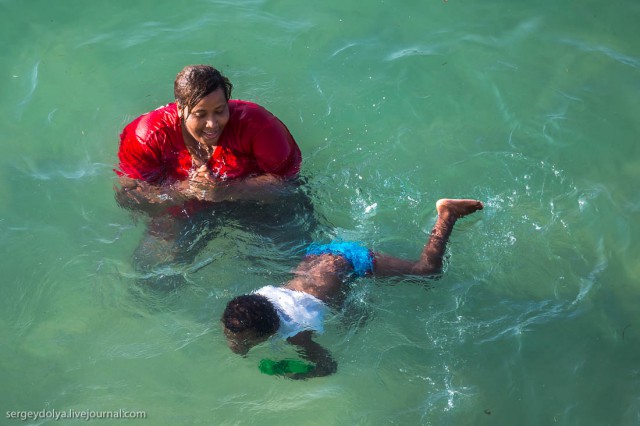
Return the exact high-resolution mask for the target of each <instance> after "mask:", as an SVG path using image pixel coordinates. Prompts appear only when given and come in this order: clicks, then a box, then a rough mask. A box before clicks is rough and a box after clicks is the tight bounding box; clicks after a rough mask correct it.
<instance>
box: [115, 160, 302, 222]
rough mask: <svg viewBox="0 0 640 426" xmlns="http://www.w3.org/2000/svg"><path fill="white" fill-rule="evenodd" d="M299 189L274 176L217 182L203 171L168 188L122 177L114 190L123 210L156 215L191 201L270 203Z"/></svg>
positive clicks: (169, 185) (167, 186) (267, 175)
mask: <svg viewBox="0 0 640 426" xmlns="http://www.w3.org/2000/svg"><path fill="white" fill-rule="evenodd" d="M295 188H296V187H295V185H294V184H292V183H290V182H288V181H286V180H284V179H282V178H280V177H278V176H275V175H270V174H266V175H260V176H253V177H248V178H245V179H237V180H230V181H216V180H214V179H213V178H211V177H210V176H209V175H208V173H206V172H204V171H202V170H199V171H198V172H196V173H194V175H193V176H192V177H191V178H190V179H189V180H185V181H177V182H174V183H173V184H164V185H152V184H149V183H147V182H145V181H143V180H140V179H132V178H129V177H126V176H120V178H119V185H117V186H114V191H115V198H116V201H117V202H118V204H119V205H120V206H121V207H124V208H126V209H129V210H139V211H143V212H146V213H148V214H150V215H152V216H153V215H158V214H161V213H163V212H164V211H166V209H167V208H169V207H172V206H179V205H182V204H183V203H185V202H186V201H189V200H198V201H205V202H211V203H217V202H222V201H256V202H264V203H270V202H274V201H276V200H279V199H281V198H282V197H286V196H287V195H291V194H293V193H294V192H295Z"/></svg>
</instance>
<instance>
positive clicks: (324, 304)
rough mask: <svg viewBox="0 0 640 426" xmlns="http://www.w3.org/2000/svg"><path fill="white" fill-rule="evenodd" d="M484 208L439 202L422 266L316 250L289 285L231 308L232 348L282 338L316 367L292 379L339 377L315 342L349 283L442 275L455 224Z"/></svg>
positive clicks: (349, 248)
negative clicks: (330, 309) (351, 280)
mask: <svg viewBox="0 0 640 426" xmlns="http://www.w3.org/2000/svg"><path fill="white" fill-rule="evenodd" d="M483 207H484V206H483V204H482V202H480V201H477V200H470V199H441V200H438V202H437V203H436V211H437V213H438V217H437V219H436V223H435V225H434V226H433V229H432V230H431V234H430V236H429V241H428V242H427V244H426V245H425V247H424V249H423V250H422V253H421V255H420V258H419V259H418V260H417V261H410V260H405V259H399V258H396V257H393V256H388V255H385V254H381V253H377V252H372V251H371V250H368V249H367V248H365V247H364V246H362V245H360V244H358V243H353V242H333V243H330V244H325V245H311V246H310V247H309V249H308V250H307V255H306V257H305V258H304V259H303V260H302V262H300V264H299V265H298V267H297V268H296V270H295V271H294V277H293V278H292V279H291V280H289V281H288V282H287V283H286V284H284V285H282V286H279V287H275V286H271V285H267V286H264V287H262V288H260V289H258V290H256V291H254V292H252V293H251V294H247V295H242V296H238V297H236V298H234V299H233V300H231V301H230V302H229V303H228V304H227V307H226V309H225V311H224V313H223V314H222V318H221V321H222V325H223V327H224V334H225V336H226V338H227V344H228V346H229V348H230V349H231V350H232V351H233V352H235V353H237V354H240V355H246V354H247V353H248V352H249V350H250V349H251V348H252V347H253V346H256V345H258V344H260V343H262V342H265V341H266V340H268V339H269V338H270V337H272V336H276V337H277V338H281V339H285V340H286V341H287V342H288V343H290V344H292V345H295V346H296V347H297V349H298V352H299V353H300V354H301V356H302V357H303V358H304V359H306V360H307V361H310V362H312V363H313V364H315V366H314V368H310V369H308V370H309V371H306V372H303V373H290V374H287V376H288V377H291V378H294V379H306V378H310V377H320V376H327V375H330V374H333V373H335V372H336V371H337V363H336V361H335V360H334V359H333V357H332V356H331V353H330V352H329V351H328V350H327V349H326V348H324V347H322V346H321V345H320V344H318V343H317V342H315V341H314V340H313V333H314V332H317V333H321V332H322V331H323V320H324V315H325V313H326V310H327V308H328V306H330V305H331V306H336V305H339V304H340V303H341V302H342V299H343V297H344V292H343V290H344V283H345V280H346V278H347V277H348V276H349V275H350V274H356V275H357V276H367V275H375V276H382V277H389V276H399V275H424V276H437V275H438V274H440V273H441V272H442V265H443V257H444V253H445V248H446V244H447V241H448V239H449V236H450V235H451V231H452V230H453V226H454V224H455V223H456V221H457V220H458V219H460V218H462V217H464V216H467V215H469V214H471V213H474V212H476V211H478V210H481V209H482V208H483Z"/></svg>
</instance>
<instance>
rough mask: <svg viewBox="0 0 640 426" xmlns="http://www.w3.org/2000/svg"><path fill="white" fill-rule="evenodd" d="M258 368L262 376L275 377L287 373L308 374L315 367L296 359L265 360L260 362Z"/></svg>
mask: <svg viewBox="0 0 640 426" xmlns="http://www.w3.org/2000/svg"><path fill="white" fill-rule="evenodd" d="M258 368H259V369H260V371H261V372H262V373H264V374H268V375H270V376H275V375H281V374H288V373H308V372H309V371H311V370H313V369H314V368H315V366H314V365H313V364H309V363H306V362H304V361H299V360H297V359H283V360H281V361H274V360H272V359H267V358H265V359H263V360H261V361H260V364H259V365H258Z"/></svg>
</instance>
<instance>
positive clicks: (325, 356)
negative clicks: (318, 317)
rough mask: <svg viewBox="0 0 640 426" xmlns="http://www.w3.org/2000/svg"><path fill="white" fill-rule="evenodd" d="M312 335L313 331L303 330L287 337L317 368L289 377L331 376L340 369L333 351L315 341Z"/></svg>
mask: <svg viewBox="0 0 640 426" xmlns="http://www.w3.org/2000/svg"><path fill="white" fill-rule="evenodd" d="M311 337H312V332H311V331H303V332H301V333H298V334H296V335H295V336H293V337H289V338H288V339H287V341H288V342H289V343H291V344H292V345H295V346H297V347H298V348H297V350H298V353H299V354H300V355H301V356H302V357H303V358H304V359H305V360H307V361H310V362H313V363H314V364H315V368H314V369H313V370H311V371H309V372H308V373H294V374H291V375H289V376H288V377H290V378H292V379H308V378H311V377H323V376H329V375H331V374H333V373H335V372H336V371H337V370H338V363H337V362H336V361H335V360H334V359H333V357H332V356H331V353H330V352H329V351H328V350H327V349H325V348H324V347H323V346H321V345H320V344H319V343H317V342H314V341H313V339H312V338H311Z"/></svg>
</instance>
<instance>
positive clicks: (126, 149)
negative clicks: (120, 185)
mask: <svg viewBox="0 0 640 426" xmlns="http://www.w3.org/2000/svg"><path fill="white" fill-rule="evenodd" d="M130 127H131V126H127V127H126V128H125V129H124V131H123V132H122V134H121V135H120V150H119V151H118V158H119V160H120V163H119V170H118V174H119V175H125V176H128V177H130V178H133V179H140V180H144V181H146V182H149V183H159V182H160V181H161V180H162V176H161V173H160V170H162V165H161V162H160V159H159V158H158V154H157V153H155V152H154V150H153V149H152V148H151V145H152V144H150V143H149V142H151V141H141V140H140V139H139V138H138V137H137V136H136V134H135V128H134V129H131V128H130ZM132 130H133V131H132ZM153 145H155V144H153ZM156 146H157V145H156Z"/></svg>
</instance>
